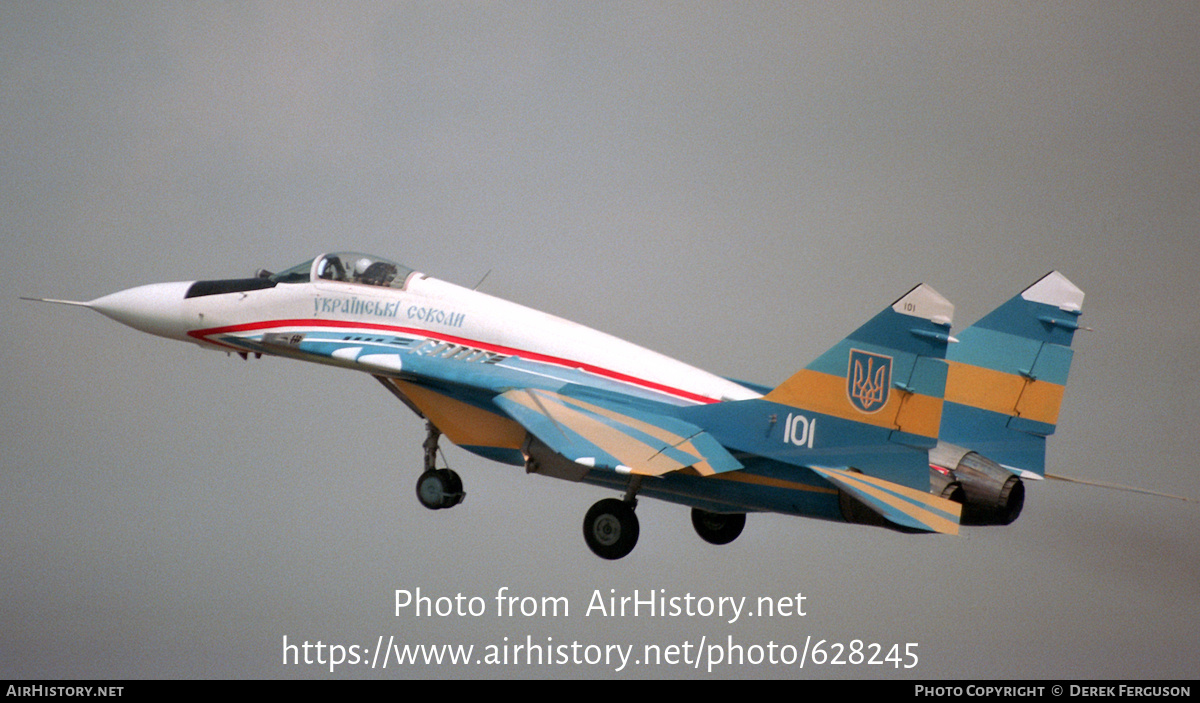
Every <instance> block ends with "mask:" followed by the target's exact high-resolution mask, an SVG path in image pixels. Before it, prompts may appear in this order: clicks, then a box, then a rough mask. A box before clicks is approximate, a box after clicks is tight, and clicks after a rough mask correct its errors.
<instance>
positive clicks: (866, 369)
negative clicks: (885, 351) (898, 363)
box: [846, 349, 892, 413]
mask: <svg viewBox="0 0 1200 703" xmlns="http://www.w3.org/2000/svg"><path fill="white" fill-rule="evenodd" d="M891 388H892V357H890V356H884V355H882V354H872V353H870V352H865V351H859V350H858V349H851V350H850V368H849V369H848V370H847V372H846V392H847V394H849V396H850V402H851V404H853V405H854V407H856V408H858V409H859V410H861V411H863V412H864V413H874V412H878V411H879V410H881V409H882V408H883V406H884V404H885V403H887V399H888V391H890V390H891Z"/></svg>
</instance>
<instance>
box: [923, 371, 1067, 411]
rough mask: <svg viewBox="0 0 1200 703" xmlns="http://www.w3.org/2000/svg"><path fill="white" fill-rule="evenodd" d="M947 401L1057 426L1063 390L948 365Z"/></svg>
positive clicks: (1038, 382) (1054, 384) (998, 373)
mask: <svg viewBox="0 0 1200 703" xmlns="http://www.w3.org/2000/svg"><path fill="white" fill-rule="evenodd" d="M948 364H949V368H948V370H947V374H946V400H947V401H949V402H952V403H959V404H960V405H968V406H970V407H973V408H980V409H981V410H990V411H992V412H995V413H1001V414H1003V415H1009V416H1017V417H1022V418H1025V419H1027V420H1035V421H1037V422H1045V423H1047V424H1051V425H1054V424H1058V411H1059V408H1061V407H1062V399H1063V391H1064V388H1063V387H1062V386H1060V385H1058V384H1057V383H1050V382H1048V381H1034V380H1030V379H1027V378H1025V377H1024V376H1018V375H1017V374H1011V373H1005V372H1003V371H993V370H992V369H985V368H983V367H981V366H972V365H970V364H964V363H961V362H954V361H951V362H948Z"/></svg>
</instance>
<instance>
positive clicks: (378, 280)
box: [271, 251, 413, 288]
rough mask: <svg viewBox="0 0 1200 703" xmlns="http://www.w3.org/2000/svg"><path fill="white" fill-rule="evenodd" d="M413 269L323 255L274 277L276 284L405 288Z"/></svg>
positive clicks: (362, 257) (376, 259) (364, 257)
mask: <svg viewBox="0 0 1200 703" xmlns="http://www.w3.org/2000/svg"><path fill="white" fill-rule="evenodd" d="M412 272H413V270H412V269H410V268H408V267H407V266H404V265H402V264H398V263H396V262H395V261H389V260H388V259H385V258H383V257H380V256H373V255H370V254H361V253H359V252H353V251H339V252H333V253H329V254H323V255H321V256H318V257H317V258H315V259H312V260H310V261H305V262H304V263H302V264H299V265H298V266H293V267H291V268H290V269H287V270H286V271H281V272H279V273H277V274H274V275H272V276H271V280H273V281H274V282H276V283H306V282H308V281H312V280H316V279H321V280H324V281H338V282H341V283H359V284H362V285H367V286H381V287H385V288H403V287H404V282H405V281H407V280H408V276H409V274H411V273H412Z"/></svg>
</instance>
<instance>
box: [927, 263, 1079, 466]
mask: <svg viewBox="0 0 1200 703" xmlns="http://www.w3.org/2000/svg"><path fill="white" fill-rule="evenodd" d="M1082 309H1083V291H1082V290H1080V289H1079V288H1078V287H1076V286H1075V284H1073V283H1071V281H1070V280H1068V279H1067V277H1066V276H1064V275H1062V274H1061V273H1059V272H1058V271H1052V272H1050V273H1048V274H1046V275H1045V276H1043V277H1042V278H1040V279H1038V281H1037V282H1036V283H1034V284H1033V285H1031V286H1029V287H1028V288H1026V289H1025V290H1024V291H1022V292H1021V293H1020V294H1019V295H1016V296H1014V297H1013V298H1011V299H1010V300H1008V301H1007V302H1006V303H1004V304H1003V305H1001V306H1000V307H998V308H996V309H995V310H993V311H992V312H990V313H988V314H987V315H986V316H984V317H983V319H981V320H979V321H978V322H976V323H975V324H974V325H972V326H971V327H969V328H967V329H965V330H963V331H962V332H961V333H959V335H958V338H959V340H960V343H959V344H955V345H953V346H952V347H951V349H950V350H949V352H948V353H947V357H946V360H947V362H948V363H949V373H948V376H947V381H946V406H945V408H944V411H943V417H942V431H941V438H942V440H943V441H945V442H949V443H951V444H955V445H960V446H964V447H970V448H971V449H973V450H975V451H978V452H980V453H981V454H984V455H986V456H988V457H989V458H991V459H993V460H995V461H997V462H999V463H1000V464H1001V465H1004V466H1006V467H1009V468H1010V469H1014V470H1016V471H1018V472H1020V473H1025V472H1029V473H1033V474H1036V475H1038V476H1041V475H1043V474H1044V473H1045V438H1046V437H1047V436H1049V435H1051V434H1053V433H1054V430H1055V427H1056V426H1057V424H1058V413H1059V410H1060V408H1061V407H1062V399H1063V393H1064V391H1065V389H1066V385H1067V374H1068V372H1069V371H1070V368H1071V359H1072V351H1071V342H1072V341H1073V339H1074V335H1075V332H1076V330H1078V329H1080V325H1079V316H1080V314H1081V312H1082Z"/></svg>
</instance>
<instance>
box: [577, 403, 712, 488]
mask: <svg viewBox="0 0 1200 703" xmlns="http://www.w3.org/2000/svg"><path fill="white" fill-rule="evenodd" d="M569 402H570V403H571V404H573V405H576V406H579V407H581V408H584V409H586V410H588V411H589V412H592V413H595V414H597V415H601V416H603V417H607V418H608V419H610V420H614V421H616V422H620V423H622V424H625V425H628V426H630V427H632V428H634V429H635V430H637V431H639V432H642V433H643V434H647V435H650V436H651V437H653V438H655V439H657V440H660V441H662V442H664V443H666V444H669V445H671V446H672V447H674V448H675V449H679V450H681V451H685V452H687V453H689V454H692V455H694V456H698V457H700V461H699V462H697V463H695V464H692V466H691V468H693V469H695V470H696V473H698V474H700V475H701V476H712V475H713V474H715V473H716V470H715V469H713V467H712V465H711V464H709V463H708V461H706V460H705V459H704V455H703V454H701V453H700V451H699V450H697V449H696V447H695V445H693V444H692V443H691V442H690V441H688V439H687V438H685V437H683V436H680V435H677V434H675V433H674V432H669V431H667V430H666V429H664V428H662V427H659V426H658V425H652V424H650V423H649V422H643V421H641V420H639V419H637V418H634V417H629V416H628V415H622V414H620V413H618V412H615V411H612V410H609V409H608V408H604V407H601V406H599V405H593V404H592V403H588V402H586V401H583V400H579V399H578V398H571V399H570V400H569ZM663 473H666V472H665V471H664V472H663ZM652 475H655V476H658V475H661V474H652Z"/></svg>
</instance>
